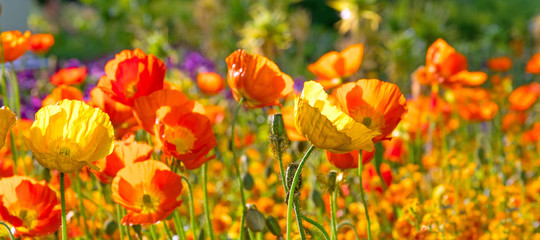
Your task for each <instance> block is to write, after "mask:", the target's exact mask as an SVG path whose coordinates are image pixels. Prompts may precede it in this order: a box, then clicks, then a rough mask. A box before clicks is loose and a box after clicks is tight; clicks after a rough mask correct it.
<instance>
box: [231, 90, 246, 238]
mask: <svg viewBox="0 0 540 240" xmlns="http://www.w3.org/2000/svg"><path fill="white" fill-rule="evenodd" d="M244 101H245V99H244V98H241V99H240V101H239V102H238V105H237V106H236V109H235V110H234V114H233V117H232V120H231V121H232V122H231V139H230V142H229V144H230V146H231V151H232V155H233V156H232V162H233V165H234V169H235V171H236V179H237V181H238V186H239V187H240V197H241V198H240V199H241V200H242V218H241V220H240V234H239V235H240V236H239V238H238V239H244V238H243V237H244V222H245V221H246V212H247V209H246V197H245V196H244V183H243V182H242V175H241V174H240V167H239V166H238V159H237V156H236V147H235V144H234V125H235V124H236V116H237V115H238V111H240V107H241V106H242V104H243V103H244Z"/></svg>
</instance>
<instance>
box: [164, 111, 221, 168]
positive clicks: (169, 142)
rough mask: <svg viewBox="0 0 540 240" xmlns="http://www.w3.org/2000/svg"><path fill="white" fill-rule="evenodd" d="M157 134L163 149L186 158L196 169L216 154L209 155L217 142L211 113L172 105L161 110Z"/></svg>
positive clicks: (190, 165)
mask: <svg viewBox="0 0 540 240" xmlns="http://www.w3.org/2000/svg"><path fill="white" fill-rule="evenodd" d="M157 119H158V120H157V122H156V132H155V133H156V134H157V136H159V139H160V141H161V143H162V144H163V151H164V152H165V153H166V154H168V155H171V156H174V157H175V158H176V159H178V160H180V161H182V163H183V164H184V166H185V167H186V168H187V169H196V168H198V167H200V166H201V165H202V164H203V163H205V162H207V161H208V160H210V159H211V158H212V157H205V156H206V154H208V152H210V150H212V148H214V147H215V146H216V145H217V141H216V137H215V136H214V131H213V130H212V124H211V122H210V119H208V117H207V116H205V115H203V114H200V113H196V112H191V111H185V109H181V108H172V109H170V111H169V112H164V111H162V112H158V116H157Z"/></svg>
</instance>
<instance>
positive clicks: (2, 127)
mask: <svg viewBox="0 0 540 240" xmlns="http://www.w3.org/2000/svg"><path fill="white" fill-rule="evenodd" d="M15 120H16V118H15V113H13V112H11V110H9V108H8V107H6V106H3V107H1V108H0V148H2V147H3V146H4V144H5V143H6V135H7V133H8V132H9V130H10V129H11V128H12V127H13V125H15Z"/></svg>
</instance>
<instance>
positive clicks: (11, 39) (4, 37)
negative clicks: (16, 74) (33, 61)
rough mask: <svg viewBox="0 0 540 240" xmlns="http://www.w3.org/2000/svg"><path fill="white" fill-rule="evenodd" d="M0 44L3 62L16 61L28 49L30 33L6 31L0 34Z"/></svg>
mask: <svg viewBox="0 0 540 240" xmlns="http://www.w3.org/2000/svg"><path fill="white" fill-rule="evenodd" d="M0 43H1V44H2V46H3V49H4V58H3V59H4V62H11V61H15V60H17V58H19V57H20V56H22V55H23V54H24V53H25V52H26V50H28V48H29V47H30V32H29V31H26V32H25V33H24V34H22V33H21V32H20V31H16V30H13V31H6V32H2V33H1V34H0Z"/></svg>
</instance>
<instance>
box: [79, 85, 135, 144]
mask: <svg viewBox="0 0 540 240" xmlns="http://www.w3.org/2000/svg"><path fill="white" fill-rule="evenodd" d="M88 104H89V105H91V106H94V107H98V108H100V109H101V110H103V112H105V113H107V114H108V115H109V117H110V119H111V123H112V125H113V127H114V130H115V136H116V137H117V138H121V137H122V136H124V135H125V134H127V133H129V132H136V131H137V130H138V129H139V128H140V126H139V123H138V122H137V120H136V119H135V116H134V115H133V110H132V108H131V107H130V106H128V105H125V104H123V103H120V102H118V101H115V100H113V99H112V98H110V97H109V96H107V95H106V94H105V93H104V92H103V91H102V90H101V89H100V88H98V87H95V88H93V89H92V90H91V91H90V101H89V102H88Z"/></svg>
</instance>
